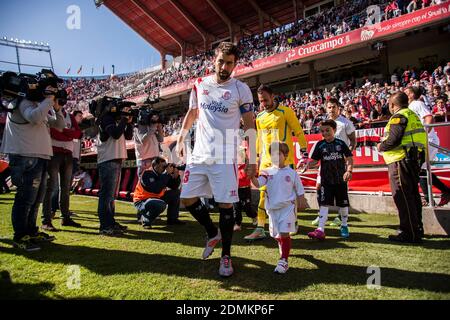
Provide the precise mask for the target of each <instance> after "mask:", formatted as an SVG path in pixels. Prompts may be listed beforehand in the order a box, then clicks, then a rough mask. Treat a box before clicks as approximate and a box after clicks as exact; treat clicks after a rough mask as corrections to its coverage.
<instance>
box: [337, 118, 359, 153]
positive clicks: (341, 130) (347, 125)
mask: <svg viewBox="0 0 450 320" xmlns="http://www.w3.org/2000/svg"><path fill="white" fill-rule="evenodd" d="M335 122H336V133H335V134H334V137H335V138H338V139H340V140H342V141H344V142H345V144H346V145H347V147H350V139H349V137H348V136H349V135H350V134H352V133H353V132H355V126H354V125H353V122H351V121H350V120H348V119H347V118H346V117H344V116H342V115H340V116H339V117H337V118H336V120H335Z"/></svg>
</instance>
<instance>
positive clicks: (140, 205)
mask: <svg viewBox="0 0 450 320" xmlns="http://www.w3.org/2000/svg"><path fill="white" fill-rule="evenodd" d="M180 182H181V180H180V176H179V174H178V170H177V169H176V168H175V166H174V165H167V163H166V161H165V160H164V159H163V158H160V157H156V158H154V159H153V161H152V167H151V168H150V169H148V170H145V171H144V173H143V174H142V176H140V177H139V182H138V183H137V185H136V189H135V190H134V194H133V203H134V206H135V207H136V209H137V210H138V219H139V220H140V222H141V223H142V226H143V227H144V228H146V229H148V228H151V224H152V222H153V221H154V220H155V219H156V218H157V217H158V216H159V215H160V214H161V213H162V212H163V211H164V210H165V209H166V207H167V224H184V223H183V222H181V221H180V220H178V215H179V208H180V191H179V190H178V187H179V186H180Z"/></svg>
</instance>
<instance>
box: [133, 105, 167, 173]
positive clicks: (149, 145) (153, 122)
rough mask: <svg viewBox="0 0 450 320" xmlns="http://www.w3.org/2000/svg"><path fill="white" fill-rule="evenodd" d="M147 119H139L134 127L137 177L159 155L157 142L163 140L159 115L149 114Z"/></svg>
mask: <svg viewBox="0 0 450 320" xmlns="http://www.w3.org/2000/svg"><path fill="white" fill-rule="evenodd" d="M140 112H142V111H140ZM149 120H150V121H145V122H141V121H139V122H138V124H137V126H136V127H135V128H134V134H133V140H134V144H135V149H134V150H135V152H136V165H137V170H138V176H139V177H140V176H141V175H142V173H143V172H144V171H145V170H147V169H149V168H150V167H151V164H152V160H153V158H155V157H158V156H159V153H160V145H159V144H160V143H162V142H163V141H164V132H163V126H162V124H161V123H160V122H159V116H158V115H156V114H153V115H150V119H149Z"/></svg>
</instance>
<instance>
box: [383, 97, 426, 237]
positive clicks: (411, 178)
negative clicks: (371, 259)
mask: <svg viewBox="0 0 450 320" xmlns="http://www.w3.org/2000/svg"><path fill="white" fill-rule="evenodd" d="M389 111H390V112H391V114H392V115H393V116H392V117H391V118H390V119H389V122H388V124H387V125H386V128H385V132H384V136H385V138H384V140H383V142H381V143H379V144H378V150H379V151H381V152H383V157H384V161H385V162H386V164H387V165H388V170H389V180H390V182H391V190H392V196H393V198H394V202H395V205H396V206H397V210H398V213H399V218H400V232H399V233H398V234H397V235H390V236H389V240H391V241H397V242H409V243H419V242H421V238H422V236H423V228H422V203H421V200H420V194H419V189H418V186H417V184H418V182H419V172H420V165H421V161H422V160H421V159H424V157H425V149H426V143H427V134H426V133H425V129H424V128H423V125H422V123H421V122H420V119H419V118H418V117H417V115H416V114H415V113H414V112H413V111H411V110H410V109H408V96H407V95H406V94H405V93H403V92H400V91H399V92H396V93H394V94H393V95H392V96H391V97H390V99H389Z"/></svg>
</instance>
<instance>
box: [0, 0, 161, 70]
mask: <svg viewBox="0 0 450 320" xmlns="http://www.w3.org/2000/svg"><path fill="white" fill-rule="evenodd" d="M71 5H76V6H78V7H79V8H80V13H81V16H80V22H81V26H80V29H79V30H76V29H75V30H70V29H68V28H67V24H66V22H67V20H68V19H69V17H70V14H69V13H67V12H66V11H67V8H68V7H69V6H71ZM4 36H6V37H8V39H10V38H14V39H15V38H17V39H19V40H21V39H23V40H27V41H28V40H30V41H33V42H34V41H37V42H44V43H47V42H48V43H49V45H50V47H51V49H52V58H53V64H54V67H55V72H56V73H57V74H59V75H63V76H65V75H66V71H67V69H68V68H69V67H71V71H70V73H69V74H68V75H76V72H77V71H78V69H79V68H80V66H81V65H83V70H82V74H81V75H85V76H89V75H91V71H92V68H94V75H101V74H102V67H103V65H104V66H105V73H106V74H110V73H111V72H112V68H111V65H113V64H114V65H115V73H116V74H120V73H125V72H132V71H137V70H140V69H142V68H146V67H149V66H152V65H156V64H159V60H160V55H159V53H158V52H157V51H156V50H155V49H154V48H153V47H151V46H150V44H149V43H147V42H146V41H145V40H144V39H143V38H142V37H141V36H140V35H139V34H137V33H136V32H134V31H133V30H132V29H131V28H130V27H128V26H127V25H126V24H125V23H124V22H122V20H120V19H119V18H118V17H117V16H116V15H114V14H113V13H112V12H111V11H110V10H109V9H108V8H106V7H105V6H101V7H100V8H98V9H97V8H96V7H95V5H94V1H93V0H39V1H36V0H14V1H9V0H0V38H1V39H2V38H3V37H4ZM31 52H32V53H30V52H27V51H25V50H22V51H20V57H21V62H22V63H26V64H37V65H50V59H49V58H48V54H43V53H40V52H37V51H31ZM1 60H4V61H13V62H15V61H16V52H15V49H14V48H7V47H3V46H1V47H0V61H1ZM0 70H13V71H17V66H14V65H8V64H5V63H0ZM37 71H39V70H38V68H32V67H23V69H22V72H33V73H35V72H37Z"/></svg>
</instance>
